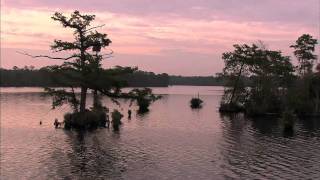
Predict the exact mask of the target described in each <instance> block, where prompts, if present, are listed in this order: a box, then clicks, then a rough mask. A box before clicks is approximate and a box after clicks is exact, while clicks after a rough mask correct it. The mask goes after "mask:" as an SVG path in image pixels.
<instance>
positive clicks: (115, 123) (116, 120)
mask: <svg viewBox="0 0 320 180" xmlns="http://www.w3.org/2000/svg"><path fill="white" fill-rule="evenodd" d="M111 117H112V127H113V130H115V131H119V126H120V125H121V124H122V122H121V119H122V117H123V115H122V114H121V113H120V112H119V111H118V110H116V109H115V110H113V112H112V113H111Z"/></svg>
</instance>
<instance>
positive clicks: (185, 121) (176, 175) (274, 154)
mask: <svg viewBox="0 0 320 180" xmlns="http://www.w3.org/2000/svg"><path fill="white" fill-rule="evenodd" d="M184 89H185V91H184ZM1 91H2V94H1V157H0V158H1V179H232V178H235V179H319V178H320V168H319V167H320V148H319V147H320V141H319V140H320V139H319V137H320V121H319V119H307V120H304V121H298V122H297V123H296V126H295V130H296V131H295V133H294V135H293V136H292V137H289V138H285V137H283V133H282V128H281V126H280V122H279V121H278V120H277V119H272V118H264V119H247V118H246V117H244V116H243V115H234V116H226V115H220V114H219V113H218V112H217V107H218V105H219V99H220V97H221V93H222V92H221V88H217V87H181V86H180V87H170V88H157V89H156V90H155V91H156V92H157V93H160V94H168V95H164V97H163V98H162V99H161V100H159V101H157V102H155V103H154V104H153V105H152V106H151V110H150V112H148V113H147V114H144V115H137V114H136V113H133V114H132V118H131V119H128V118H127V114H126V112H127V110H128V108H129V102H127V101H122V102H121V104H122V105H121V107H118V106H117V105H115V104H112V103H111V101H110V100H108V99H104V100H103V101H104V103H105V104H106V105H107V106H108V107H110V108H111V110H112V109H113V108H118V109H120V110H121V111H122V112H123V113H124V114H125V117H124V119H123V126H122V127H121V129H120V132H118V133H115V132H113V131H112V130H109V129H99V130H97V131H94V132H87V133H77V132H70V131H64V130H62V129H55V128H53V125H52V124H53V120H54V118H56V117H57V118H58V119H60V120H61V119H62V117H63V114H64V113H65V112H67V111H69V108H68V107H67V106H64V107H61V108H60V109H57V110H54V111H49V109H50V104H51V101H50V99H49V98H48V97H42V96H40V92H41V91H40V90H39V89H32V88H31V89H24V90H23V91H22V92H21V89H20V90H17V91H15V89H14V88H11V89H9V90H8V89H1ZM197 92H201V93H200V95H201V98H202V99H203V100H204V101H205V104H204V106H203V108H202V109H200V110H191V109H190V107H189V100H190V99H191V98H192V96H194V94H197ZM89 101H91V99H89ZM90 103H91V102H88V104H90ZM131 109H132V110H133V112H135V110H136V109H137V107H131ZM40 120H42V121H43V125H41V126H40V125H39V121H40Z"/></svg>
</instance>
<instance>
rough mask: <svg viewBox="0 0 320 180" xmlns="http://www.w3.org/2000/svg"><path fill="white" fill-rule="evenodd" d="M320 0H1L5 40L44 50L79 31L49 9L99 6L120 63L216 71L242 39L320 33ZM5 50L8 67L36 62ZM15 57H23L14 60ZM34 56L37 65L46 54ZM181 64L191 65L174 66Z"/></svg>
mask: <svg viewBox="0 0 320 180" xmlns="http://www.w3.org/2000/svg"><path fill="white" fill-rule="evenodd" d="M316 2H317V0H306V1H303V2H302V1H299V0H290V1H289V0H283V1H276V0H268V1H259V2H258V1H256V0H244V1H236V0H226V1H213V0H187V1H182V0H173V1H170V3H167V2H164V1H151V0H137V1H133V0H124V1H97V0H92V1H74V0H70V1H65V0H64V1H62V0H57V1H49V0H42V1H39V0H30V1H22V0H10V1H9V0H5V1H3V0H2V1H1V4H2V5H3V8H2V11H1V17H2V19H1V25H2V27H3V28H2V30H1V46H2V48H6V49H12V48H13V49H20V50H24V49H30V51H33V52H39V51H38V50H49V46H50V44H51V43H52V41H53V40H54V39H64V40H71V34H72V32H70V31H67V30H65V29H63V28H62V27H61V26H60V25H59V24H58V23H57V22H53V21H52V20H51V19H50V17H51V15H52V14H53V12H54V11H57V10H58V11H63V12H66V13H70V12H71V11H72V10H73V9H79V10H82V11H85V12H89V13H93V14H96V15H97V19H96V24H106V26H105V27H104V28H102V29H100V31H101V32H106V33H107V34H108V35H109V37H110V38H111V39H112V41H113V43H112V45H111V47H110V48H112V49H113V50H114V51H115V53H116V54H115V56H116V57H115V58H114V61H112V63H111V64H112V65H116V64H117V63H119V65H126V64H127V65H137V66H139V67H142V68H146V69H148V70H151V71H163V72H169V73H174V74H186V75H192V74H194V75H196V74H203V75H209V74H214V73H215V72H219V71H221V69H222V67H223V62H222V61H221V59H220V57H221V54H222V53H223V52H225V51H229V50H231V49H232V45H233V44H236V43H252V42H256V41H257V40H262V41H265V42H266V44H268V45H269V47H270V48H274V49H278V50H283V51H284V52H285V53H286V54H291V51H292V50H290V49H289V48H288V47H289V45H290V44H292V43H293V42H294V41H295V39H296V38H297V37H298V36H300V35H301V34H303V33H310V34H312V35H315V36H316V34H317V33H318V25H317V24H315V23H314V22H318V21H317V13H318V11H319V10H317V9H316V6H315V5H314V4H315V3H316ZM49 7H50V8H49ZM6 51H7V50H6ZM41 52H44V51H41ZM45 52H47V51H45ZM48 53H49V51H48ZM4 54H5V55H3V56H2V57H1V61H2V67H12V65H13V63H12V62H15V63H17V64H23V65H24V64H26V62H31V61H30V60H28V61H23V60H22V59H26V57H23V56H21V55H20V56H19V55H16V54H14V53H13V52H12V51H9V50H8V53H4ZM13 58H15V59H16V60H14V61H12V59H13ZM42 62H46V63H49V62H47V61H42ZM169 62H171V64H172V66H171V65H169V64H168V63H169ZM32 63H35V64H36V66H37V63H39V62H38V61H32ZM193 63H199V64H197V65H195V64H193ZM40 64H41V65H43V63H39V65H40ZM44 64H45V63H44ZM175 66H177V67H179V66H181V67H184V69H182V68H176V69H175V70H174V67H175ZM195 66H197V67H199V68H196V69H197V70H195V71H194V72H193V71H187V70H185V69H192V68H193V67H195ZM201 67H202V68H203V70H201ZM170 69H171V70H170Z"/></svg>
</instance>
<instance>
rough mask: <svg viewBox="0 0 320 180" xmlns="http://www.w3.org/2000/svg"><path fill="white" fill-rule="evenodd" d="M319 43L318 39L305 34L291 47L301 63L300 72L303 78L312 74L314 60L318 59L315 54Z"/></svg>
mask: <svg viewBox="0 0 320 180" xmlns="http://www.w3.org/2000/svg"><path fill="white" fill-rule="evenodd" d="M317 43H318V42H317V39H314V38H313V37H312V36H311V35H309V34H303V35H302V36H300V37H299V38H298V40H297V41H296V44H294V45H291V46H290V47H291V48H294V55H295V56H296V57H297V59H298V61H299V67H298V70H299V74H300V75H301V76H304V75H306V74H310V73H311V72H312V68H313V64H314V60H316V59H317V56H316V55H314V54H313V53H314V50H315V46H316V44H317Z"/></svg>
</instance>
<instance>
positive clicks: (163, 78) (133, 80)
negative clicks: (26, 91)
mask: <svg viewBox="0 0 320 180" xmlns="http://www.w3.org/2000/svg"><path fill="white" fill-rule="evenodd" d="M104 71H108V69H105V70H104ZM0 76H1V81H0V86H1V87H61V86H64V85H62V84H61V81H68V80H67V79H66V77H65V76H62V75H60V74H59V73H53V72H48V71H47V70H46V69H45V68H41V69H34V68H33V67H32V66H29V67H28V66H25V67H24V68H18V67H16V66H15V67H14V68H12V69H0ZM119 79H122V80H124V81H126V85H125V86H128V87H145V86H148V87H166V86H168V85H169V75H168V74H165V73H163V74H155V73H152V72H144V71H136V72H134V73H132V74H124V75H122V76H120V77H119ZM106 81H108V80H107V79H106Z"/></svg>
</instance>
